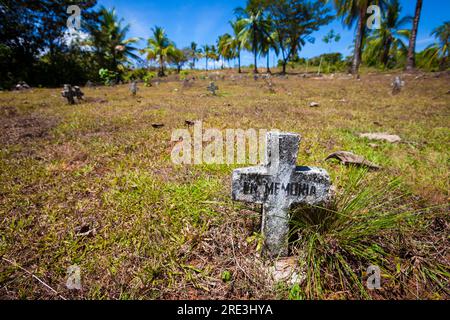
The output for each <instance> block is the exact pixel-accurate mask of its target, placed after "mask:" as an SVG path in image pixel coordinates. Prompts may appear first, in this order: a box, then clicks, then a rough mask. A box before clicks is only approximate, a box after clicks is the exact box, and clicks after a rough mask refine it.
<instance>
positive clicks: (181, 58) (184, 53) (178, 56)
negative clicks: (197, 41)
mask: <svg viewBox="0 0 450 320" xmlns="http://www.w3.org/2000/svg"><path fill="white" fill-rule="evenodd" d="M190 51H191V49H190V48H184V49H178V48H174V49H173V50H172V52H171V54H170V55H169V56H168V61H169V62H171V63H172V64H173V65H174V66H175V67H176V68H177V73H180V71H181V68H182V67H183V65H184V64H185V63H186V62H187V61H188V60H189V53H190Z"/></svg>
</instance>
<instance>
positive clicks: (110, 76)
mask: <svg viewBox="0 0 450 320" xmlns="http://www.w3.org/2000/svg"><path fill="white" fill-rule="evenodd" d="M98 75H99V76H100V79H102V81H103V83H104V84H105V85H107V86H111V85H113V84H114V83H116V81H117V77H118V73H117V72H114V71H111V70H108V69H105V68H101V69H100V70H99V71H98Z"/></svg>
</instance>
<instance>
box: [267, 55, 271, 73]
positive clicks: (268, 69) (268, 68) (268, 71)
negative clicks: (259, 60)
mask: <svg viewBox="0 0 450 320" xmlns="http://www.w3.org/2000/svg"><path fill="white" fill-rule="evenodd" d="M269 63H270V60H269V51H267V73H271V72H270V66H269Z"/></svg>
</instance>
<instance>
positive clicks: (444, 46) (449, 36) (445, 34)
mask: <svg viewBox="0 0 450 320" xmlns="http://www.w3.org/2000/svg"><path fill="white" fill-rule="evenodd" d="M431 35H433V36H435V37H436V38H437V40H438V42H437V43H434V44H432V45H430V46H428V47H427V48H426V49H425V52H424V58H425V60H426V64H427V65H428V67H430V66H431V65H433V64H438V65H439V68H440V69H441V70H445V68H447V67H448V63H449V61H450V21H446V22H444V23H443V24H442V25H441V26H439V27H437V28H436V29H434V30H433V32H432V33H431Z"/></svg>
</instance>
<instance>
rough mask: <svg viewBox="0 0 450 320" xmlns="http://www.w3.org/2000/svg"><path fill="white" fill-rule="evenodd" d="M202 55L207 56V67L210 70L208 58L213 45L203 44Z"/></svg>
mask: <svg viewBox="0 0 450 320" xmlns="http://www.w3.org/2000/svg"><path fill="white" fill-rule="evenodd" d="M202 49H203V50H202V51H203V52H202V56H203V58H205V69H206V71H208V58H209V57H210V56H211V47H210V46H209V45H207V44H205V45H203V46H202Z"/></svg>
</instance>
